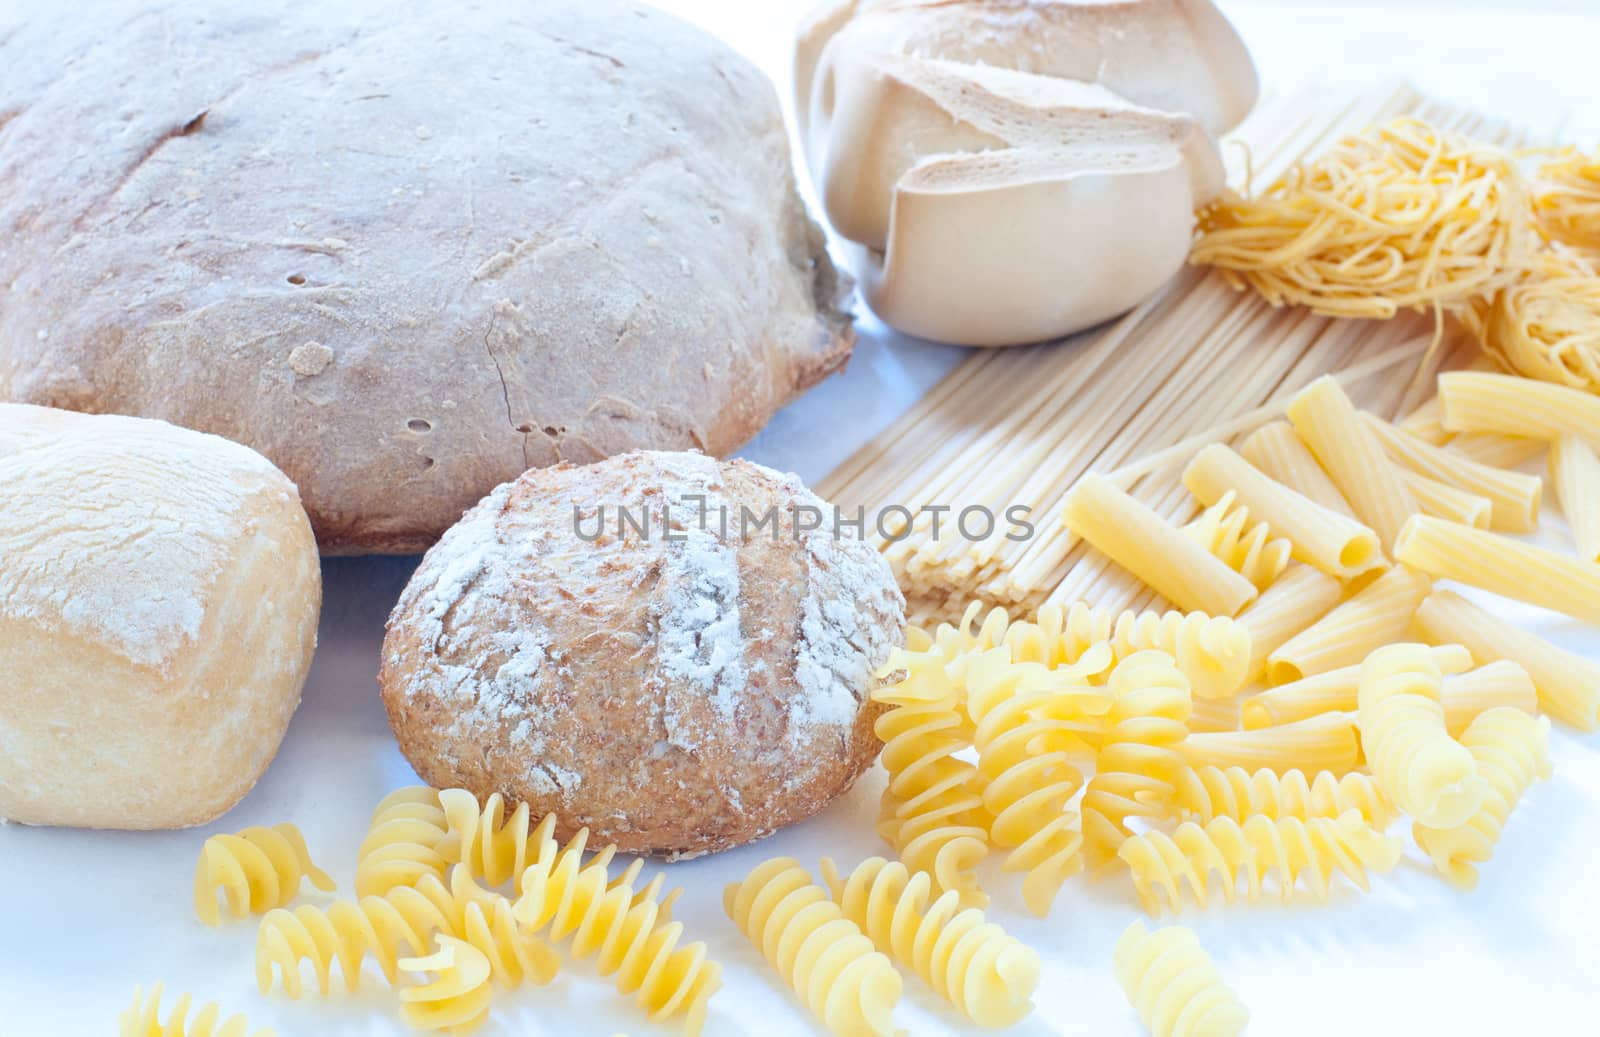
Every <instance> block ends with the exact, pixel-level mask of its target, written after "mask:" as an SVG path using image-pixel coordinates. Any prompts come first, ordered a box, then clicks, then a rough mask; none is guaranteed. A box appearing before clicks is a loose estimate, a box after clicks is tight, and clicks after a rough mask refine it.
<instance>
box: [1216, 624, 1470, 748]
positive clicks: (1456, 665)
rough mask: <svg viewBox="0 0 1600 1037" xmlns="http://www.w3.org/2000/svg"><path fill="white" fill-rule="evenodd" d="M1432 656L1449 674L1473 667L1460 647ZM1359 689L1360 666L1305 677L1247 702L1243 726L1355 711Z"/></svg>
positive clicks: (1447, 647)
mask: <svg viewBox="0 0 1600 1037" xmlns="http://www.w3.org/2000/svg"><path fill="white" fill-rule="evenodd" d="M1431 654H1432V655H1433V658H1434V661H1435V662H1436V663H1437V664H1438V665H1439V669H1440V671H1441V672H1443V673H1446V674H1455V673H1461V672H1463V671H1465V670H1468V669H1470V668H1471V666H1472V653H1471V652H1468V651H1467V650H1466V648H1464V647H1462V646H1461V645H1441V646H1439V647H1437V648H1433V649H1431ZM1360 687H1361V664H1360V663H1355V664H1353V665H1350V666H1341V667H1339V668H1338V669H1336V670H1328V671H1326V672H1323V673H1317V674H1313V675H1311V676H1310V677H1302V678H1300V679H1299V680H1297V681H1290V682H1289V683H1287V684H1280V685H1278V686H1277V687H1275V688H1268V689H1267V690H1265V691H1263V692H1260V693H1259V694H1256V695H1252V696H1250V697H1249V698H1247V699H1245V701H1244V702H1243V703H1242V704H1241V706H1240V710H1239V719H1240V723H1242V724H1243V726H1244V729H1245V730H1246V731H1255V730H1259V729H1260V728H1263V727H1276V726H1278V725H1280V724H1292V723H1294V722H1295V721H1297V720H1305V719H1308V718H1310V717H1314V716H1319V715H1321V714H1323V713H1338V712H1347V711H1352V710H1354V709H1355V708H1356V693H1357V692H1358V691H1359V690H1360Z"/></svg>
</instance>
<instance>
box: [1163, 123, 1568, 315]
mask: <svg viewBox="0 0 1600 1037" xmlns="http://www.w3.org/2000/svg"><path fill="white" fill-rule="evenodd" d="M1538 245H1539V238H1538V233H1537V229H1536V227H1535V226H1534V221H1533V213H1532V206H1531V204H1530V200H1529V197H1528V190H1527V187H1526V185H1525V184H1524V183H1523V178H1522V175H1521V173H1520V172H1519V171H1518V169H1517V166H1516V163H1515V162H1514V161H1513V159H1512V157H1511V156H1510V155H1509V154H1507V153H1506V152H1505V151H1503V150H1501V149H1500V148H1496V147H1493V146H1491V145H1488V144H1482V143H1479V142H1477V141H1474V140H1471V139H1469V138H1467V137H1465V136H1462V135H1460V134H1456V133H1450V132H1447V131H1443V130H1439V129H1436V128H1434V127H1432V126H1430V125H1428V124H1427V123H1425V122H1423V121H1421V120H1419V119H1415V118H1411V117H1404V118H1400V119H1396V120H1394V121H1393V122H1390V123H1389V124H1388V125H1385V126H1380V127H1376V128H1374V129H1371V130H1368V131H1366V132H1365V133H1361V134H1356V135H1352V136H1347V137H1344V138H1343V139H1341V140H1339V141H1338V142H1337V143H1336V144H1335V145H1334V146H1333V147H1332V148H1330V149H1328V150H1327V151H1326V152H1325V153H1323V154H1322V155H1320V156H1318V157H1316V158H1314V159H1312V160H1310V161H1309V162H1302V163H1299V164H1297V165H1296V166H1294V167H1293V168H1292V169H1291V170H1290V171H1289V172H1288V173H1286V174H1285V175H1284V176H1282V177H1280V178H1279V179H1278V180H1276V181H1275V182H1274V183H1272V184H1271V185H1270V186H1268V187H1267V188H1266V189H1265V190H1264V191H1263V192H1262V193H1261V194H1259V195H1257V196H1256V197H1254V198H1250V199H1245V198H1241V197H1239V196H1237V195H1233V194H1228V195H1225V196H1224V197H1223V198H1222V200H1220V201H1219V202H1217V203H1214V204H1213V205H1211V206H1210V207H1208V208H1207V209H1205V210H1204V211H1202V213H1201V215H1200V238H1199V240H1197V241H1196V242H1195V245H1194V249H1193V251H1192V253H1191V261H1192V262H1195V263H1200V264H1204V265H1209V266H1216V267H1219V268H1221V269H1222V271H1223V272H1224V273H1225V274H1226V275H1227V276H1228V277H1229V279H1230V280H1233V281H1234V282H1235V283H1237V284H1248V285H1250V286H1251V287H1252V288H1254V289H1255V290H1256V291H1257V292H1259V293H1260V294H1261V295H1262V296H1263V297H1265V298H1266V299H1267V300H1268V301H1269V302H1272V303H1274V304H1282V303H1292V304H1298V305H1304V306H1309V307H1311V308H1312V309H1313V310H1314V311H1315V312H1317V313H1322V314H1326V315H1328V316H1330V317H1376V318H1380V319H1381V318H1388V317H1393V316H1394V315H1395V313H1396V312H1398V311H1399V310H1402V309H1408V308H1424V307H1440V308H1453V307H1459V306H1461V305H1463V304H1464V303H1466V302H1468V301H1470V300H1471V299H1473V298H1477V297H1487V296H1489V295H1492V294H1493V293H1494V291H1495V290H1496V289H1497V288H1500V287H1501V286H1503V285H1505V284H1509V283H1510V282H1512V281H1514V280H1515V279H1516V278H1517V276H1518V274H1519V273H1520V272H1521V271H1522V270H1524V269H1526V268H1527V267H1528V266H1529V265H1530V263H1531V259H1532V256H1533V255H1534V252H1535V250H1536V249H1537V248H1538Z"/></svg>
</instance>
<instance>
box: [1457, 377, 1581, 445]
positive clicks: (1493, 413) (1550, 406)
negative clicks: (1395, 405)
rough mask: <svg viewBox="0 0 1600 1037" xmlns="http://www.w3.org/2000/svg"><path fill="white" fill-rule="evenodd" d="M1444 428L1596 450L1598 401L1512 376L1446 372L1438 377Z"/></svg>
mask: <svg viewBox="0 0 1600 1037" xmlns="http://www.w3.org/2000/svg"><path fill="white" fill-rule="evenodd" d="M1439 400H1440V402H1441V403H1442V404H1443V406H1444V427H1445V428H1447V429H1449V430H1450V431H1452V432H1500V433H1504V434H1506V435H1511V436H1531V437H1534V438H1537V439H1545V440H1551V441H1554V440H1557V439H1560V438H1561V437H1562V436H1569V435H1570V436H1579V437H1581V438H1583V439H1586V440H1588V441H1589V442H1590V443H1595V444H1600V396H1595V395H1594V394H1592V393H1587V392H1584V391H1583V390H1582V389H1572V388H1568V387H1567V386H1565V385H1552V384H1551V383H1549V382H1536V381H1534V380H1533V379H1531V378H1521V377H1518V376H1517V375H1511V374H1493V373H1490V372H1487V371H1449V372H1446V373H1445V374H1442V375H1440V376H1439Z"/></svg>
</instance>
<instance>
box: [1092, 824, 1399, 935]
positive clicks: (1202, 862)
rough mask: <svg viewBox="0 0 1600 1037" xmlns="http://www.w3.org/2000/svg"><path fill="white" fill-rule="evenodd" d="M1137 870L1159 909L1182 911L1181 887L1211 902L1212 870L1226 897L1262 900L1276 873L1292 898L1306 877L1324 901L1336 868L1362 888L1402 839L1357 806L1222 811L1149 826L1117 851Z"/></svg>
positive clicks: (1150, 904)
mask: <svg viewBox="0 0 1600 1037" xmlns="http://www.w3.org/2000/svg"><path fill="white" fill-rule="evenodd" d="M1117 854H1118V856H1120V857H1121V858H1122V859H1123V860H1124V861H1126V862H1127V864H1128V867H1129V869H1130V870H1131V871H1132V872H1133V883H1134V888H1135V889H1136V890H1137V891H1138V894H1139V900H1140V902H1141V903H1142V904H1143V905H1144V908H1145V910H1146V911H1147V912H1148V913H1149V914H1151V915H1153V916H1159V915H1160V914H1161V913H1162V910H1163V908H1165V909H1167V910H1171V911H1174V912H1176V911H1179V910H1181V907H1182V903H1183V893H1182V890H1183V887H1184V886H1185V885H1187V886H1188V888H1189V893H1190V895H1191V896H1192V897H1193V898H1194V900H1195V902H1196V903H1197V904H1198V905H1199V906H1200V907H1205V906H1206V900H1207V895H1208V887H1209V885H1210V880H1211V876H1212V875H1213V874H1215V875H1216V876H1217V877H1219V878H1220V879H1221V881H1222V894H1223V898H1224V899H1225V900H1227V901H1229V902H1232V901H1233V900H1234V899H1235V898H1236V897H1237V896H1238V886H1239V880H1240V879H1241V878H1243V879H1244V880H1245V883H1246V891H1245V898H1246V899H1247V900H1257V899H1259V898H1260V896H1261V893H1262V887H1263V884H1264V882H1265V880H1266V879H1267V878H1269V877H1272V878H1275V879H1276V880H1277V883H1278V887H1279V892H1280V894H1281V895H1282V897H1283V899H1284V900H1285V901H1287V900H1288V899H1289V898H1290V897H1291V896H1292V895H1293V893H1294V890H1295V886H1296V884H1297V883H1298V882H1299V881H1300V880H1301V879H1302V878H1305V879H1308V880H1309V885H1310V887H1311V891H1312V892H1313V893H1314V894H1315V895H1316V897H1317V898H1318V899H1319V900H1326V899H1327V898H1328V893H1329V891H1330V887H1331V883H1332V880H1333V877H1334V875H1336V874H1341V873H1342V874H1343V875H1344V876H1345V877H1346V878H1348V879H1349V880H1350V881H1351V882H1353V883H1355V884H1356V885H1357V886H1359V887H1360V888H1361V889H1362V890H1363V891H1366V890H1367V889H1368V888H1369V887H1368V883H1367V873H1368V872H1369V871H1372V872H1386V871H1390V870H1392V869H1393V868H1394V866H1395V865H1396V864H1397V863H1399V860H1400V842H1399V840H1398V839H1391V838H1388V837H1386V836H1384V835H1383V834H1382V833H1381V832H1379V831H1378V830H1377V829H1375V828H1373V827H1372V826H1371V825H1370V824H1368V823H1367V821H1366V819H1365V818H1363V817H1362V816H1361V812H1360V811H1359V810H1347V811H1345V813H1343V814H1341V815H1340V816H1339V817H1337V818H1327V817H1315V818H1312V819H1310V820H1308V821H1302V820H1301V819H1300V818H1297V817H1284V818H1278V819H1277V820H1274V819H1272V818H1269V817H1263V816H1262V815H1260V814H1256V815H1254V816H1252V817H1250V818H1247V819H1246V820H1245V821H1244V822H1243V823H1242V824H1241V823H1240V822H1238V821H1235V820H1234V819H1233V818H1231V817H1218V818H1216V819H1214V820H1212V821H1211V822H1210V823H1209V824H1206V825H1203V826H1202V825H1197V824H1195V823H1194V822H1193V821H1185V822H1184V823H1183V824H1181V825H1179V826H1178V827H1177V829H1176V830H1175V831H1174V832H1173V833H1172V834H1171V835H1168V834H1167V833H1166V832H1159V831H1156V832H1145V833H1143V834H1142V835H1136V836H1134V837H1133V838H1131V839H1129V840H1127V841H1126V842H1124V843H1123V844H1122V848H1121V849H1120V850H1118V851H1117Z"/></svg>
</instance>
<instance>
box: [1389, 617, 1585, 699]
mask: <svg viewBox="0 0 1600 1037" xmlns="http://www.w3.org/2000/svg"><path fill="white" fill-rule="evenodd" d="M1412 626H1413V628H1414V629H1415V630H1416V632H1417V634H1418V636H1420V637H1422V638H1423V639H1424V640H1426V641H1430V642H1432V643H1434V644H1445V643H1460V644H1463V645H1466V646H1467V650H1468V651H1470V652H1471V653H1472V655H1473V658H1475V659H1477V660H1478V661H1479V662H1492V661H1496V660H1502V659H1504V660H1509V661H1511V662H1514V663H1517V664H1518V665H1520V666H1521V667H1522V668H1523V669H1524V670H1526V671H1527V673H1528V676H1529V677H1530V678H1532V680H1533V687H1534V690H1535V691H1536V692H1537V693H1538V696H1539V708H1540V709H1542V710H1544V711H1545V712H1546V713H1549V714H1550V715H1551V716H1553V717H1555V718H1556V719H1557V720H1560V721H1562V722H1564V723H1567V724H1571V725H1572V726H1573V727H1576V728H1579V729H1581V730H1584V731H1593V730H1596V729H1597V728H1600V663H1597V662H1595V661H1594V660H1592V659H1586V658H1584V657H1583V656H1581V655H1577V654H1576V653H1573V652H1569V651H1567V650H1566V649H1564V648H1558V647H1557V646H1555V645H1553V644H1551V643H1550V642H1548V641H1546V640H1545V639H1544V638H1542V637H1539V636H1538V635H1536V634H1530V633H1528V632H1527V631H1526V630H1519V629H1518V628H1516V627H1514V626H1512V625H1511V624H1509V623H1506V622H1504V621H1503V620H1500V619H1498V618H1496V617H1495V616H1493V615H1491V614H1489V613H1488V612H1485V611H1484V610H1483V609H1481V608H1479V607H1478V606H1476V605H1474V604H1473V603H1472V602H1470V601H1468V600H1467V599H1466V598H1463V597H1462V596H1461V595H1459V594H1456V593H1454V592H1452V591H1435V592H1434V593H1432V594H1430V595H1429V596H1428V598H1427V600H1425V601H1424V602H1423V603H1422V606H1421V607H1420V608H1418V609H1417V614H1416V616H1415V617H1414V618H1413V619H1412Z"/></svg>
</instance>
